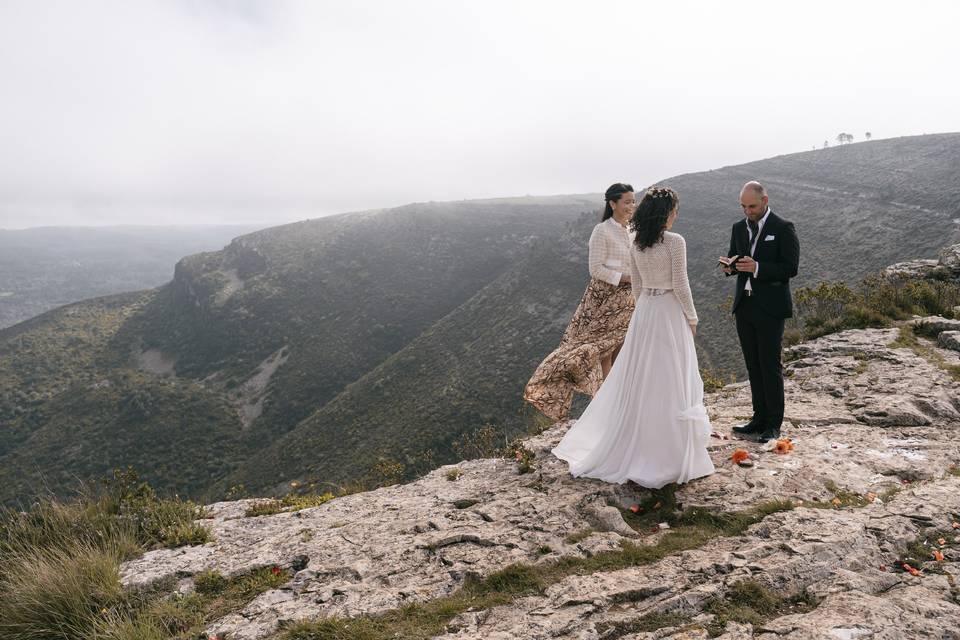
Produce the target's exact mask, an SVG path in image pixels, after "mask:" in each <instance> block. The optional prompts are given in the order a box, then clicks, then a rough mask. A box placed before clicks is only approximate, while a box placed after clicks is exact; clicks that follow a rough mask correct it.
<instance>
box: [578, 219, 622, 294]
mask: <svg viewBox="0 0 960 640" xmlns="http://www.w3.org/2000/svg"><path fill="white" fill-rule="evenodd" d="M630 241H631V234H630V232H629V231H627V229H626V227H623V226H621V225H620V223H619V222H617V221H616V220H614V219H613V218H607V219H606V220H604V221H603V222H601V223H600V224H598V225H597V226H595V227H594V228H593V233H591V234H590V258H589V260H588V262H589V265H590V277H591V278H596V279H597V280H603V281H604V282H607V283H610V284H612V285H614V286H616V285H618V284H620V276H622V275H623V274H624V273H626V271H627V269H629V268H630V267H629V265H630Z"/></svg>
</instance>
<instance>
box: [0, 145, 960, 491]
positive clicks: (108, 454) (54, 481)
mask: <svg viewBox="0 0 960 640" xmlns="http://www.w3.org/2000/svg"><path fill="white" fill-rule="evenodd" d="M958 168H960V134H943V135H936V136H920V137H913V138H902V139H896V140H881V141H873V142H867V143H860V144H854V145H846V146H843V147H836V148H832V149H824V150H819V151H812V152H806V153H800V154H793V155H788V156H781V157H777V158H771V159H768V160H762V161H758V162H754V163H750V164H747V165H740V166H734V167H725V168H722V169H717V170H715V171H708V172H702V173H695V174H688V175H683V176H677V177H674V178H670V179H666V180H664V181H663V182H664V183H666V184H669V185H670V186H672V187H674V188H676V189H677V190H678V191H679V192H680V196H681V214H680V218H679V220H678V222H677V224H676V226H675V230H676V231H678V232H680V233H682V234H683V235H684V236H685V237H686V238H687V246H688V259H689V270H690V278H691V284H692V287H693V290H694V297H695V301H696V304H697V307H698V311H699V314H700V316H701V322H702V325H701V329H700V332H699V334H698V346H699V347H700V351H701V358H702V362H701V363H702V364H705V365H708V366H712V367H715V368H718V369H725V370H728V371H731V372H734V373H739V372H740V370H741V369H742V365H741V363H740V355H739V351H738V348H737V346H736V339H735V332H734V328H733V323H732V318H731V317H730V316H729V314H728V313H727V312H725V311H722V310H721V306H722V305H723V304H724V302H725V300H726V299H727V298H728V297H729V295H730V294H731V293H732V287H733V284H732V282H731V281H730V280H728V279H725V278H723V277H722V276H720V275H718V273H717V272H716V269H715V266H714V265H715V260H716V256H717V255H719V254H721V253H723V252H725V250H726V247H727V243H728V240H729V233H730V226H731V225H732V224H733V223H734V222H735V221H737V220H739V219H740V217H741V216H742V213H741V212H740V210H739V206H738V203H737V194H738V192H739V189H740V186H741V185H742V184H743V182H745V181H747V180H750V179H759V180H761V181H763V182H764V183H765V184H766V185H767V187H768V189H769V191H770V193H771V202H772V205H773V208H774V209H775V210H776V211H777V212H778V213H780V214H781V215H783V216H784V217H786V218H788V219H790V220H792V221H794V222H795V223H796V225H797V230H798V233H799V235H800V240H801V265H800V276H799V277H798V278H797V280H796V286H802V285H803V284H813V283H816V282H819V281H821V280H825V279H828V280H841V279H842V280H847V281H850V282H854V281H857V280H859V279H860V278H861V277H862V276H864V275H866V274H868V273H872V272H874V271H876V270H877V269H879V268H882V267H884V266H886V265H888V264H890V263H893V262H897V261H900V260H905V259H910V258H917V257H930V256H932V255H935V253H936V250H937V249H939V248H940V247H942V246H944V245H946V244H950V243H952V242H958V241H960V184H958V183H957V182H956V180H955V177H956V175H958ZM599 203H600V198H599V196H569V197H561V196H558V197H554V198H517V199H503V200H485V201H465V202H457V203H427V204H416V205H409V206H406V207H400V208H397V209H390V210H384V211H372V212H363V213H356V214H344V215H341V216H334V217H331V218H323V219H319V220H311V221H306V222H301V223H297V224H292V225H285V226H282V227H276V228H272V229H267V230H264V231H261V232H257V233H253V234H249V235H246V236H243V237H240V238H237V239H236V240H235V241H233V242H232V243H231V244H230V245H229V246H227V247H226V248H224V249H223V250H222V251H217V252H210V253H202V254H197V255H193V256H190V257H188V258H185V259H183V260H181V261H180V263H179V264H178V265H177V268H176V272H175V276H174V279H173V280H172V281H171V282H170V283H169V284H167V285H164V286H163V287H160V288H159V289H156V290H153V291H150V292H145V293H142V294H136V295H128V296H121V297H115V298H108V299H97V300H92V301H88V302H85V303H81V304H77V305H73V306H71V307H67V308H64V309H60V310H57V311H54V312H51V313H49V314H46V315H44V316H42V317H40V318H36V319H34V320H32V321H30V322H28V323H24V324H21V325H17V326H14V327H11V328H8V329H6V330H2V331H0V424H2V429H0V469H3V471H2V472H0V487H3V488H2V489H0V499H2V500H7V501H9V500H13V499H16V498H18V497H22V496H25V495H28V494H29V493H30V492H31V491H32V490H35V489H36V488H38V487H42V486H46V487H49V488H50V489H52V490H54V491H62V490H64V489H65V488H66V487H69V486H72V482H71V481H70V479H71V478H77V477H79V478H86V477H90V476H94V475H99V474H101V473H103V472H105V471H108V470H109V469H111V468H113V467H119V466H124V465H127V464H136V465H137V468H138V470H139V471H140V472H141V474H142V475H143V476H144V478H145V479H147V480H149V481H150V482H151V483H152V484H154V485H156V486H159V487H162V488H166V489H174V490H177V491H180V492H181V493H182V494H188V495H191V496H204V497H217V496H219V495H222V493H223V492H224V491H225V490H226V489H227V488H228V487H230V486H232V485H235V484H244V485H246V486H247V487H248V488H249V489H251V490H253V491H255V492H269V491H275V490H279V489H280V488H281V487H282V486H284V485H285V483H287V482H289V481H291V480H300V481H318V482H326V483H331V484H334V485H341V484H345V483H349V482H352V481H355V480H357V479H360V478H363V477H365V476H367V475H368V474H369V472H370V469H371V467H373V466H374V465H376V464H377V463H378V462H379V461H389V462H391V463H400V464H402V465H404V469H405V473H407V474H410V473H415V472H417V471H420V470H423V469H424V468H426V467H428V466H430V465H432V464H440V463H443V462H447V461H451V460H453V459H454V457H455V455H456V451H455V447H454V443H455V442H456V441H457V439H459V438H461V437H462V436H464V435H465V434H470V433H472V432H473V431H475V430H476V429H478V428H480V427H482V426H483V425H485V424H494V425H497V426H498V427H499V428H502V429H503V430H504V431H506V432H508V433H510V432H518V431H520V430H522V429H524V428H525V426H526V425H527V424H528V423H529V422H530V421H531V420H534V419H535V416H534V415H533V412H531V411H529V410H528V409H526V408H525V407H524V406H523V403H522V401H521V397H520V395H521V393H522V389H523V385H524V383H525V382H526V380H527V379H528V377H529V376H530V374H531V373H532V371H533V369H534V368H535V367H536V365H537V364H538V363H539V361H540V360H541V359H542V358H543V357H544V356H545V355H546V354H547V353H548V352H549V351H550V350H551V349H552V348H553V347H554V346H555V345H556V344H557V342H558V340H559V338H560V335H561V333H562V332H563V329H564V327H565V325H566V322H567V320H568V319H569V317H570V315H571V313H572V312H573V309H574V307H575V306H576V304H577V302H578V301H579V298H580V295H581V294H582V292H583V289H584V287H585V285H586V282H587V278H588V275H587V271H586V242H587V238H588V237H589V233H590V230H591V228H592V227H593V225H594V224H595V223H596V221H597V214H596V211H595V210H596V208H597V207H598V205H599ZM104 382H106V384H104Z"/></svg>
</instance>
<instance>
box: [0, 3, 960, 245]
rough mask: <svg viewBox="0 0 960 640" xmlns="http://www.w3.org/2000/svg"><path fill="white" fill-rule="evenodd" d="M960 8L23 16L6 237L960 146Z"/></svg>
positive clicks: (2, 170)
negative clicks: (823, 152)
mask: <svg viewBox="0 0 960 640" xmlns="http://www.w3.org/2000/svg"><path fill="white" fill-rule="evenodd" d="M781 5H783V7H784V8H781ZM958 7H960V4H958V3H956V2H953V1H949V0H945V1H943V2H927V1H923V0H913V1H911V2H909V3H906V2H876V1H873V2H867V1H863V2H856V1H851V2H837V1H835V0H832V1H830V2H805V3H789V4H788V5H787V4H783V3H771V2H769V1H768V2H729V1H728V2H722V3H721V2H679V1H673V2H669V3H653V2H639V1H624V2H612V1H610V2H607V1H603V0H597V1H594V2H584V1H583V0H576V1H569V2H568V1H565V0H549V1H543V2H538V1H527V2H523V1H520V0H509V1H502V2H501V1H499V0H484V1H482V2H480V1H471V2H467V1H462V0H438V1H436V2H427V1H413V0H411V1H403V0H385V1H362V0H360V1H351V2H343V1H336V2H334V1H332V0H331V1H324V0H316V1H311V2H307V1H303V2H292V1H290V2H288V1H283V0H269V1H266V0H265V1H254V0H238V1H234V2H231V1H228V0H209V1H201V0H192V1H188V0H166V1H163V2H160V1H157V2H150V1H147V0H116V1H113V2H106V1H103V2H101V1H96V0H84V1H81V0H64V1H62V2H57V1H54V0H0V87H2V97H0V227H6V228H17V227H27V226H36V225H46V224H114V223H124V222H126V223H149V224H167V223H176V224H182V223H217V222H283V221H287V220H291V219H302V218H306V217H315V216H320V215H325V214H330V213H338V212H342V211H351V210H359V209H370V208H377V207H384V206H393V205H400V204H405V203H408V202H416V201H425V200H457V199H463V198H483V197H493V196H508V195H524V194H535V195H543V194H559V193H584V192H597V191H601V190H603V189H604V188H605V187H606V186H607V185H608V184H609V183H611V182H614V181H618V180H624V181H631V182H633V183H634V184H635V185H638V186H639V185H645V184H649V183H651V182H653V181H655V180H658V179H660V178H664V177H669V176H671V175H675V174H678V173H685V172H689V171H698V170H704V169H710V168H716V167H719V166H723V165H729V164H736V163H740V162H746V161H750V160H754V159H758V158H762V157H768V156H772V155H778V154H782V153H790V152H794V151H804V150H809V149H811V148H812V147H813V146H818V147H819V146H821V145H822V144H823V141H824V140H825V139H830V140H831V142H832V141H833V139H834V137H835V136H836V134H837V133H839V132H841V131H844V132H850V133H852V134H854V136H855V138H856V139H857V140H861V139H862V138H863V133H864V132H865V131H871V132H872V133H873V135H874V137H875V138H882V137H894V136H901V135H913V134H921V133H935V132H944V131H957V130H960V83H957V82H956V79H955V78H956V73H957V69H956V67H957V63H958V62H960V44H958V42H960V40H958V39H957V38H956V33H955V30H956V27H957V25H958V24H960V8H958Z"/></svg>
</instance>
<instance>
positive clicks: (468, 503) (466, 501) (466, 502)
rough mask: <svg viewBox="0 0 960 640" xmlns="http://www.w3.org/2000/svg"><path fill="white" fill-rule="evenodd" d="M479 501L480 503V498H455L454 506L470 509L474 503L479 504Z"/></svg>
mask: <svg viewBox="0 0 960 640" xmlns="http://www.w3.org/2000/svg"><path fill="white" fill-rule="evenodd" d="M479 503H480V501H479V500H472V499H470V498H463V499H461V500H454V501H453V506H454V508H456V509H469V508H470V507H472V506H473V505H475V504H479Z"/></svg>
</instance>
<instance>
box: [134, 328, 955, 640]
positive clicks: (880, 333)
mask: <svg viewBox="0 0 960 640" xmlns="http://www.w3.org/2000/svg"><path fill="white" fill-rule="evenodd" d="M941 320H942V319H941ZM945 330H946V329H945ZM898 335H899V332H898V330H897V329H870V330H857V331H845V332H842V333H837V334H833V335H829V336H824V337H822V338H819V339H817V340H814V341H812V342H809V343H805V344H802V345H797V346H795V347H793V348H792V349H790V350H788V352H787V360H788V362H787V364H786V366H785V374H786V376H787V377H786V400H787V402H786V422H785V424H784V430H783V435H784V436H785V437H789V438H790V439H791V440H792V443H793V445H794V449H793V450H792V451H791V452H789V453H787V454H784V455H779V454H777V453H775V452H774V451H772V450H768V449H766V448H764V447H763V446H761V445H757V444H755V443H752V442H747V441H743V440H739V439H736V438H735V437H732V436H730V435H729V434H730V429H731V427H732V426H734V425H737V424H742V423H743V422H745V421H746V420H747V419H749V417H750V414H751V403H750V391H749V388H748V387H747V386H746V385H744V384H742V383H740V384H735V385H729V386H727V387H725V388H723V389H721V390H720V391H718V392H717V393H714V394H708V396H707V397H706V399H705V404H706V405H707V410H708V413H709V415H710V418H711V422H712V425H713V428H714V430H715V432H716V434H717V435H719V436H728V437H727V438H726V439H724V438H723V437H718V438H712V439H711V456H712V458H713V461H714V464H715V465H716V468H717V471H716V473H714V474H713V475H711V476H708V477H706V478H702V479H698V480H696V481H694V482H691V483H689V484H687V485H683V486H682V487H680V488H679V489H678V490H677V492H676V498H677V500H678V501H679V502H681V503H682V504H683V506H684V507H692V506H700V507H704V508H707V509H710V510H713V511H717V512H723V511H727V512H730V511H738V510H742V509H747V508H749V507H751V506H754V505H757V504H758V503H762V502H765V501H769V500H771V499H787V500H791V501H793V502H794V503H795V504H798V505H800V506H798V507H797V508H796V509H794V510H792V511H788V512H782V513H777V514H774V515H770V516H768V517H766V518H765V519H763V520H762V521H761V522H759V523H757V524H755V525H753V526H752V527H751V528H750V529H748V530H747V531H746V532H745V533H744V534H743V535H740V536H737V537H728V538H717V539H715V540H713V541H711V542H710V543H709V544H708V545H706V546H704V547H701V548H698V549H691V550H688V551H684V552H681V553H677V554H674V555H671V556H668V557H666V558H664V559H662V560H660V561H658V562H656V563H653V564H650V565H646V566H638V567H631V568H627V569H622V570H618V571H605V572H604V571H601V572H597V573H593V574H589V575H572V576H569V577H567V578H565V579H563V580H561V581H560V582H558V583H556V584H553V585H551V586H549V587H548V588H547V589H546V590H545V592H544V593H542V594H541V595H537V596H529V597H524V598H519V599H517V600H514V601H512V602H511V603H509V604H507V605H503V606H501V607H497V608H495V609H494V610H490V611H468V612H464V613H462V614H460V615H458V616H456V617H455V618H453V619H452V620H451V621H450V622H449V623H448V624H447V628H446V630H445V632H444V633H443V634H442V635H441V636H440V637H442V638H445V639H453V638H544V639H546V638H565V639H570V640H573V639H579V638H600V637H601V633H600V629H601V628H604V625H609V624H614V623H624V622H629V621H631V620H637V619H639V618H641V617H643V616H644V615H647V614H649V613H665V612H671V613H677V614H682V615H685V616H689V619H690V620H691V623H690V624H689V625H684V626H682V627H678V628H673V629H667V628H664V629H660V630H657V631H653V632H635V633H632V634H630V635H624V636H622V637H624V638H638V639H639V638H673V639H674V640H679V639H681V638H705V637H706V631H705V628H704V626H705V625H706V624H707V622H708V621H709V618H710V614H708V613H705V612H704V607H705V605H706V603H707V602H709V601H710V600H711V599H713V598H717V597H722V596H723V594H725V593H726V592H727V591H728V590H729V589H730V587H731V585H733V584H735V583H736V582H738V581H740V580H744V579H748V578H749V579H751V580H756V581H758V582H760V583H761V584H763V585H765V586H767V587H768V588H771V589H775V590H777V591H778V592H782V593H798V592H800V591H803V590H806V591H807V592H808V593H810V594H812V595H813V596H815V597H816V598H818V599H819V600H820V604H819V606H818V607H817V608H816V609H815V610H814V611H812V612H810V613H802V614H791V615H784V616H781V617H779V618H776V619H773V620H769V621H767V622H765V623H763V625H762V626H756V625H755V626H754V627H752V628H751V627H749V626H746V625H736V624H733V625H730V626H729V627H728V628H727V629H726V631H725V634H724V635H723V636H721V637H724V638H728V639H730V640H733V639H735V638H750V637H753V638H769V639H772V638H796V639H799V638H857V637H864V638H868V637H891V638H893V637H904V638H914V637H916V638H920V637H938V638H948V637H956V636H955V635H953V636H951V635H950V634H953V633H955V630H956V629H958V628H960V606H958V604H957V600H956V596H955V592H954V591H953V590H952V589H953V587H951V585H950V584H949V581H948V579H947V577H946V576H947V574H950V575H958V573H960V549H957V550H956V551H955V552H952V555H948V557H947V558H946V559H945V561H944V562H943V563H939V564H937V566H936V567H934V566H933V564H931V566H930V567H929V568H930V569H936V571H926V570H925V571H924V573H923V575H922V577H920V578H914V577H912V576H910V575H908V574H906V573H903V572H894V571H890V570H888V571H882V570H881V569H879V567H880V566H882V565H890V566H892V565H893V563H894V562H895V560H896V558H897V557H899V554H900V553H902V549H903V548H905V547H906V545H907V544H908V543H910V542H911V541H913V540H914V539H915V538H916V537H917V536H918V535H920V534H921V532H923V531H927V530H930V527H934V528H949V527H950V526H951V522H952V521H953V520H954V519H956V518H960V478H958V477H955V476H953V475H951V474H950V473H948V469H949V468H950V466H951V465H953V464H955V463H957V462H958V461H960V438H958V437H957V435H958V430H960V393H958V388H957V387H958V385H957V384H956V382H955V381H954V380H953V378H952V377H951V376H950V374H949V373H948V372H947V371H945V370H944V369H943V368H942V366H941V364H938V362H937V361H935V359H933V358H931V359H927V358H925V357H923V356H921V355H918V353H916V352H914V350H912V349H910V348H894V347H891V346H890V344H891V343H893V342H894V340H896V339H897V337H898ZM919 339H920V340H921V341H923V344H924V347H925V348H926V349H929V350H932V351H933V352H936V353H937V354H938V357H940V358H942V359H943V362H948V363H953V362H955V361H956V360H957V354H956V353H955V352H952V351H948V350H942V349H938V347H937V346H936V343H933V342H930V341H927V340H926V339H925V338H922V337H921V338H919ZM949 358H953V359H954V360H949ZM570 424H571V423H570V422H565V423H560V424H557V425H554V426H553V427H552V428H550V429H548V430H547V431H545V432H544V433H542V434H540V435H539V436H535V437H531V438H529V439H527V440H526V441H525V445H526V447H527V448H528V449H530V450H531V451H533V452H534V454H535V459H534V464H535V469H534V471H533V472H532V473H529V474H519V473H518V471H517V467H516V464H515V463H514V462H513V461H510V460H504V459H484V460H471V461H465V462H461V463H459V464H458V465H456V467H457V468H459V470H460V471H461V475H460V476H459V478H458V479H457V480H455V481H450V480H448V479H447V475H448V471H450V470H451V469H452V467H451V466H447V467H443V468H440V469H437V470H435V471H433V472H431V473H429V474H427V475H426V476H424V477H423V478H421V479H419V480H417V481H415V482H412V483H410V484H407V485H396V486H392V487H386V488H382V489H378V490H376V491H371V492H368V493H362V494H354V495H349V496H343V497H339V498H336V499H334V500H332V501H330V502H328V503H326V504H323V505H321V506H318V507H314V508H310V509H305V510H302V511H298V512H295V513H279V514H274V515H268V516H260V517H256V518H247V517H244V511H245V510H246V508H247V507H248V506H249V504H250V503H251V502H252V501H249V500H247V501H237V502H221V503H217V504H213V505H210V506H209V507H207V514H208V516H209V518H208V519H207V520H204V521H203V522H204V524H205V525H206V526H208V527H209V528H210V530H211V534H212V542H209V543H207V544H205V545H201V546H194V547H185V548H179V549H163V550H157V551H152V552H149V553H147V554H145V555H144V556H143V557H141V558H137V559H134V560H131V561H129V562H127V563H125V564H124V565H123V566H122V568H121V577H122V580H123V582H124V584H125V585H128V586H136V585H146V584H150V583H152V582H154V581H157V580H159V579H162V578H175V579H177V580H179V581H180V583H179V585H178V588H179V589H180V590H181V591H183V592H189V590H190V589H191V577H192V576H194V575H196V574H197V573H199V572H202V571H205V570H210V569H213V570H217V571H219V572H221V573H222V574H224V575H225V576H233V575H238V574H242V573H244V572H247V571H250V570H252V569H255V568H258V567H263V566H271V565H279V566H282V567H289V568H291V570H292V571H294V575H293V578H292V579H291V581H290V582H288V583H287V584H285V585H283V586H281V587H280V588H278V589H274V590H270V591H267V592H266V593H263V594H261V595H260V596H259V597H257V598H256V599H254V600H253V601H252V602H250V603H249V604H248V605H247V606H246V607H245V608H244V609H243V610H241V611H238V612H235V613H232V614H229V615H227V616H225V617H224V618H222V619H220V620H218V621H216V622H215V623H214V624H212V625H211V626H210V628H209V629H208V630H207V631H208V633H216V634H227V635H228V637H230V638H236V639H238V640H256V639H259V638H266V637H268V636H270V635H271V634H273V633H275V632H276V630H277V629H278V627H279V626H280V625H282V624H283V623H286V622H288V621H293V620H301V619H311V618H318V617H322V616H358V615H365V614H377V613H382V612H385V611H388V610H391V609H396V608H398V607H402V606H404V605H406V604H410V603H415V602H424V601H427V600H430V599H433V598H437V597H440V596H444V595H447V594H450V593H452V592H453V591H455V590H456V589H457V588H458V587H460V586H461V585H462V584H463V583H464V581H465V580H466V579H467V578H468V576H485V575H488V574H490V573H492V572H494V571H497V570H500V569H503V568H505V567H506V566H508V565H510V564H513V563H526V564H537V563H543V562H551V561H553V560H555V559H557V558H571V559H573V558H589V557H591V556H594V555H596V554H598V553H603V552H606V551H616V550H619V549H620V548H621V545H622V544H623V543H626V542H630V543H632V544H636V545H643V544H654V543H656V541H657V540H658V539H659V538H660V537H661V536H664V535H672V532H673V531H675V530H676V529H670V530H664V531H659V530H658V531H657V532H653V531H651V530H645V531H634V530H633V529H632V528H631V527H629V526H628V524H627V522H626V521H625V520H624V518H623V517H622V516H621V511H620V509H618V508H617V507H618V506H619V507H622V508H625V507H628V506H629V505H631V504H634V503H638V502H642V501H644V499H645V498H647V497H649V493H648V492H647V491H646V490H644V489H642V488H640V487H637V486H636V485H633V484H632V483H627V484H624V485H610V484H606V483H603V482H600V481H597V480H591V479H584V478H579V479H575V478H572V477H571V476H570V475H569V472H568V467H567V464H566V463H565V462H563V461H561V460H558V459H557V458H555V457H553V456H552V455H551V453H550V449H552V448H553V447H554V446H555V445H556V443H557V442H558V441H559V440H560V438H561V437H563V434H564V433H566V430H567V429H568V428H569V426H570ZM736 448H745V449H747V450H748V451H749V453H750V457H751V459H752V460H753V462H754V466H753V467H751V468H743V467H739V466H737V465H735V464H734V463H733V462H732V461H731V459H730V456H731V454H732V452H733V450H734V449H736ZM835 490H844V491H846V492H849V493H848V495H857V494H859V495H865V494H867V493H868V492H870V493H873V494H876V495H877V496H883V495H884V492H888V494H887V496H886V497H879V498H875V499H873V501H872V502H867V501H864V502H865V506H863V507H861V508H847V509H842V510H839V509H832V508H828V507H830V505H831V503H830V501H831V499H833V498H834V491H835ZM897 491H899V493H896V494H895V495H891V494H893V493H894V492H897ZM458 507H460V508H458ZM575 534H576V535H575ZM545 549H547V550H548V551H547V552H545V551H544V550H545ZM931 562H932V561H931ZM934 564H936V563H934ZM940 571H942V572H945V573H940ZM890 630H895V631H896V633H895V634H894V635H891V632H890ZM897 634H899V635H897Z"/></svg>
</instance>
